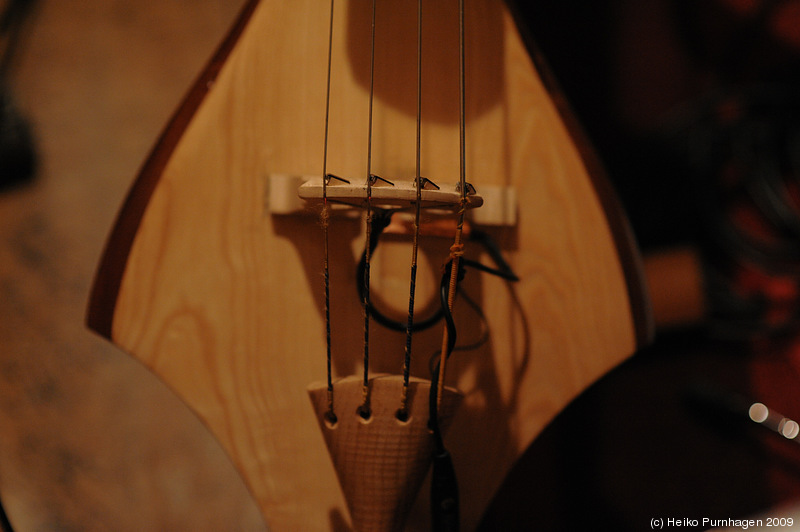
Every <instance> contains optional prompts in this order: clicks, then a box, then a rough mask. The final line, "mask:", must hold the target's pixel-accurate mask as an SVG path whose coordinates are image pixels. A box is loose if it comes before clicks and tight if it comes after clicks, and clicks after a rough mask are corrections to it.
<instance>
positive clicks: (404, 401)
mask: <svg viewBox="0 0 800 532" xmlns="http://www.w3.org/2000/svg"><path fill="white" fill-rule="evenodd" d="M421 124H422V0H417V148H416V156H417V165H416V187H417V198H416V199H417V202H416V206H415V208H414V240H413V246H412V248H411V282H410V283H409V295H408V323H407V325H406V351H405V359H404V360H403V392H402V396H401V398H400V410H399V412H398V417H399V418H400V419H403V420H404V419H407V417H408V409H407V407H408V381H409V377H410V374H411V339H412V336H413V329H414V294H415V291H416V285H417V255H418V251H419V219H420V211H421V209H422V177H421V175H420V174H421V159H422V158H421V151H422V150H421V145H422V141H421V138H422V133H421V131H422V127H421Z"/></svg>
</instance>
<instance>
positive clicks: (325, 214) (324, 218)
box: [320, 0, 336, 423]
mask: <svg viewBox="0 0 800 532" xmlns="http://www.w3.org/2000/svg"><path fill="white" fill-rule="evenodd" d="M334 1H335V0H331V17H330V28H329V30H328V80H327V90H326V93H325V141H324V148H323V155H322V212H321V214H320V222H321V224H322V233H323V240H324V258H323V267H324V275H323V277H324V279H325V345H326V355H327V356H326V358H327V366H328V367H327V369H328V412H327V414H326V417H327V418H328V421H330V422H331V423H335V422H336V414H335V413H334V410H333V370H332V369H331V304H330V303H331V295H330V266H329V252H328V225H329V222H330V206H329V205H328V179H329V178H328V130H329V127H328V124H329V118H330V108H331V105H330V104H331V57H332V50H333V3H334Z"/></svg>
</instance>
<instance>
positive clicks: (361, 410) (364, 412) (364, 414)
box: [356, 405, 372, 422]
mask: <svg viewBox="0 0 800 532" xmlns="http://www.w3.org/2000/svg"><path fill="white" fill-rule="evenodd" d="M356 414H358V416H359V417H360V418H361V419H362V420H363V421H364V422H367V421H369V420H370V418H371V417H372V409H371V408H370V407H369V405H361V406H359V407H358V408H356Z"/></svg>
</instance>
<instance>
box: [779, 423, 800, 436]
mask: <svg viewBox="0 0 800 532" xmlns="http://www.w3.org/2000/svg"><path fill="white" fill-rule="evenodd" d="M784 421H785V422H784V423H783V427H782V428H781V434H783V437H784V438H786V439H787V440H793V439H795V438H796V437H797V435H798V434H800V425H798V424H797V421H792V420H791V419H786V420H784Z"/></svg>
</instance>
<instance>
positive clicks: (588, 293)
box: [88, 0, 650, 530]
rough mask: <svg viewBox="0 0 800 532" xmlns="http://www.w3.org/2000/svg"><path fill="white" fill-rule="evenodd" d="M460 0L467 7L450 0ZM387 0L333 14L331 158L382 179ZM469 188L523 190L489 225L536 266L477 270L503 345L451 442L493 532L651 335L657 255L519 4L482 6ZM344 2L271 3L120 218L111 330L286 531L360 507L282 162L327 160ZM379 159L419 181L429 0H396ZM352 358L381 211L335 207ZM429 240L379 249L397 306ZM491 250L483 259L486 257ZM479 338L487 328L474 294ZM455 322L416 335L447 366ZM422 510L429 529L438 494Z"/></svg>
mask: <svg viewBox="0 0 800 532" xmlns="http://www.w3.org/2000/svg"><path fill="white" fill-rule="evenodd" d="M442 4H443V3H440V2H430V3H428V4H426V7H425V11H424V21H425V22H424V28H425V32H426V33H425V37H424V43H423V50H425V51H424V52H423V57H424V59H423V79H424V81H423V84H424V87H423V94H424V95H423V102H422V109H423V111H422V113H423V124H422V153H421V160H422V175H424V176H426V177H428V178H430V179H432V180H433V181H437V180H439V179H440V180H442V181H454V180H456V179H457V176H458V160H459V157H458V153H459V143H458V127H459V126H458V62H457V61H458V55H457V54H458V49H457V46H458V44H457V43H458V26H457V12H456V9H455V8H454V7H445V6H443V5H442ZM451 4H455V2H452V3H451ZM369 5H370V3H369V2H364V1H363V0H350V1H339V2H337V3H336V11H335V13H334V34H333V35H334V38H333V47H332V54H333V58H332V66H333V68H332V77H331V94H330V97H331V114H330V140H329V147H328V163H327V167H328V171H329V172H332V173H334V174H337V175H340V176H343V177H347V178H349V179H351V180H362V179H365V177H366V159H367V144H368V142H367V130H368V115H367V112H368V71H369V23H370V9H369ZM467 5H468V11H467V18H466V29H467V35H468V41H467V42H468V44H467V50H466V61H467V74H466V76H467V83H466V92H467V126H466V138H467V152H466V153H467V156H466V166H467V172H468V180H469V181H470V182H472V183H473V184H474V185H475V187H476V188H477V189H478V190H479V191H480V187H481V185H482V184H488V185H496V186H503V187H510V188H511V189H513V190H514V191H515V193H516V195H517V197H518V204H519V207H518V213H517V222H516V224H515V225H513V226H504V227H495V228H487V229H485V230H487V231H488V232H489V233H490V234H491V235H492V236H493V237H494V238H495V239H496V241H497V242H498V244H499V245H500V247H501V249H502V251H503V253H504V254H505V256H506V257H507V258H508V260H509V262H510V264H511V265H512V267H513V268H514V270H515V272H516V273H517V275H519V277H520V278H521V280H520V281H519V282H518V283H507V282H505V281H502V280H500V279H498V278H495V277H492V276H487V275H483V274H479V273H477V272H470V273H469V274H468V275H467V278H466V279H465V280H464V282H463V291H464V292H465V293H468V294H469V295H470V296H471V297H472V298H473V299H474V300H475V301H476V302H477V303H478V305H479V306H480V307H481V309H482V311H483V313H484V314H485V316H486V320H487V321H486V326H487V329H488V341H487V342H485V343H484V344H483V345H481V346H480V347H479V348H478V349H475V350H473V351H467V352H459V353H456V354H455V355H454V356H453V358H452V359H451V363H450V364H449V368H448V384H449V385H451V386H453V387H455V388H457V389H459V390H460V391H461V392H462V393H463V394H464V400H463V404H462V405H461V408H460V410H459V412H458V413H457V414H456V416H455V418H454V419H453V421H452V426H451V427H450V429H449V432H448V434H447V442H448V446H449V448H450V450H451V452H452V454H453V456H454V459H455V464H456V468H457V472H458V476H459V483H460V490H461V497H462V506H461V507H462V523H463V524H464V526H465V527H466V528H467V529H470V528H473V527H474V526H475V525H476V524H477V522H478V521H479V519H480V516H481V514H482V512H483V510H484V509H485V507H486V505H487V504H488V502H489V501H490V499H491V497H492V496H493V494H494V492H495V490H496V489H497V487H498V486H499V485H500V483H501V482H502V480H503V478H504V476H505V475H506V473H507V471H508V470H509V469H510V468H511V467H512V466H513V464H514V462H515V460H516V459H517V457H518V456H519V455H520V454H521V453H522V452H523V451H524V449H525V448H526V447H527V446H528V445H529V444H530V442H531V441H532V440H533V439H534V438H535V437H536V436H537V435H538V434H539V433H540V432H541V430H542V429H543V428H544V426H545V425H546V424H547V423H548V422H549V421H550V420H551V419H552V418H553V417H554V416H555V415H556V414H557V413H558V412H559V411H560V410H561V409H563V407H564V406H565V405H566V404H567V403H568V402H569V401H570V400H572V399H573V398H574V397H575V396H576V395H577V394H578V393H580V392H581V391H582V390H583V389H585V388H586V387H587V386H588V385H589V384H590V383H591V382H593V381H594V380H596V379H597V378H598V377H599V376H601V375H603V374H604V373H605V372H607V371H608V370H609V369H610V368H611V367H613V366H615V365H616V364H617V363H619V362H620V361H621V360H623V359H624V358H626V357H627V356H629V355H630V354H632V353H633V352H634V351H635V349H636V348H637V347H638V346H639V345H641V343H642V342H644V341H646V339H647V335H648V331H649V327H650V325H649V316H648V312H647V310H646V301H645V296H644V294H643V288H642V287H643V282H642V280H641V274H640V272H639V269H638V263H637V258H636V257H637V255H636V251H635V246H634V244H633V242H632V241H631V238H630V236H629V234H628V232H627V230H626V226H625V220H624V217H623V216H622V214H621V212H620V211H619V208H618V207H617V206H616V204H615V203H614V199H613V197H612V195H611V194H610V193H609V191H608V188H607V186H606V185H605V184H604V183H603V181H602V178H601V177H599V176H597V175H596V173H595V172H596V168H595V163H594V162H593V161H592V160H591V159H590V157H591V156H590V154H589V153H588V152H587V151H585V150H584V149H583V144H581V143H580V142H578V143H576V142H575V140H574V139H575V131H574V130H573V129H571V127H570V124H569V123H568V122H565V121H564V114H563V108H561V107H560V102H559V101H558V98H557V97H555V98H554V96H553V95H554V93H553V92H552V91H551V90H549V87H548V86H547V85H546V84H545V82H543V79H542V77H541V76H540V74H539V73H538V72H537V68H536V66H535V65H534V63H533V61H532V59H531V55H530V53H531V50H530V49H529V48H528V47H527V46H526V42H525V41H523V39H522V38H521V37H520V33H519V32H518V29H517V27H516V25H515V21H514V18H513V16H512V14H511V12H510V11H509V9H508V7H507V6H506V5H505V4H504V3H502V2H500V1H499V0H474V1H472V2H467ZM328 24H329V13H328V11H327V6H326V7H325V8H322V5H321V4H320V3H319V2H314V1H311V0H297V1H292V2H283V1H280V0H263V1H261V2H256V1H251V2H249V3H248V4H247V6H246V7H245V8H244V11H243V14H242V16H241V19H240V20H239V22H238V23H237V26H236V27H235V28H234V30H233V31H232V33H231V35H230V36H229V37H228V39H227V41H226V42H225V43H224V44H223V46H222V48H221V49H220V51H219V53H218V55H217V56H216V58H215V59H214V60H213V61H212V63H211V66H210V67H209V69H208V70H207V71H206V72H205V73H204V74H203V75H202V76H201V78H200V80H199V81H198V83H197V85H196V86H195V87H194V89H193V90H192V92H191V93H190V94H189V96H188V97H187V100H186V101H185V102H184V104H183V105H182V107H181V108H180V109H179V111H178V113H177V114H176V116H175V118H174V119H173V120H172V122H171V124H170V125H169V127H168V128H167V130H166V131H165V134H164V136H163V137H162V139H161V141H160V143H159V145H158V146H157V147H156V149H155V151H154V152H153V154H152V155H151V158H150V159H149V160H148V161H147V163H146V164H145V166H144V168H143V170H142V173H141V175H140V177H139V179H138V180H137V182H136V183H135V184H134V187H133V189H132V191H131V194H130V196H129V198H128V200H127V202H126V205H125V206H124V207H123V210H122V212H121V214H120V217H119V220H118V222H117V226H116V227H115V229H114V232H113V233H112V236H111V238H110V241H109V245H108V248H107V251H106V254H105V256H104V258H103V261H102V263H101V265H100V270H99V272H98V276H97V281H96V284H95V288H94V292H93V294H92V300H91V304H90V309H89V317H88V321H89V325H90V326H91V327H92V328H93V329H95V330H96V331H98V332H99V333H101V334H103V335H105V336H107V337H108V338H110V339H111V340H112V341H113V342H114V343H115V344H117V345H118V346H120V347H121V348H122V349H124V350H126V351H128V352H130V353H131V354H132V355H133V356H135V357H136V358H138V359H139V360H141V361H142V362H143V363H144V364H145V365H146V366H147V367H149V368H151V369H152V371H153V372H155V373H156V374H157V375H159V376H160V377H161V378H162V379H163V380H164V381H165V382H167V383H168V384H169V385H170V386H171V387H172V388H173V389H174V390H175V391H176V392H177V393H178V394H179V395H180V396H181V397H182V398H183V399H184V400H185V401H186V402H187V403H188V404H189V405H190V406H191V407H192V408H193V409H194V410H195V411H196V412H197V414H198V415H199V416H200V418H201V419H202V420H203V421H204V422H205V423H206V425H207V426H208V427H209V429H210V430H211V431H212V432H213V433H214V434H215V436H216V437H217V438H218V439H219V440H220V442H221V443H222V445H223V446H224V448H225V449H226V450H227V452H228V453H229V454H230V456H231V458H232V459H233V461H234V463H235V464H236V466H237V467H238V469H239V471H240V472H241V474H242V475H243V477H244V478H245V480H246V482H247V484H248V486H249V487H250V489H251V491H252V493H253V496H254V497H255V499H256V500H257V502H258V504H259V506H260V507H261V509H262V510H263V512H264V515H265V517H266V520H267V522H268V524H269V526H270V527H271V529H273V530H325V529H331V528H337V527H340V526H345V524H346V523H347V522H348V519H349V517H348V515H347V510H346V506H345V504H344V500H343V498H342V494H341V490H340V489H339V486H338V483H337V479H336V475H335V473H334V470H333V467H332V465H331V462H330V458H329V456H328V453H327V451H326V449H325V445H324V443H323V438H322V435H321V433H320V430H319V426H318V421H317V420H316V419H315V417H314V412H313V410H312V408H311V406H310V402H309V399H308V397H307V394H306V389H307V387H308V385H309V384H310V383H312V382H315V381H322V380H324V379H325V375H326V373H325V322H324V301H323V290H322V287H323V284H322V264H323V245H322V242H323V241H322V231H321V229H320V227H319V219H318V218H317V217H315V216H313V215H311V216H303V215H286V216H280V215H274V214H271V213H270V212H269V211H268V209H267V207H266V206H267V205H268V203H269V201H268V199H269V194H270V190H269V182H270V181H269V177H270V175H273V174H293V175H319V174H320V173H321V171H322V165H323V163H322V157H323V139H324V131H325V130H324V116H325V98H326V90H325V87H326V74H327V53H328V46H327V44H328V43H327V36H328ZM376 32H377V41H376V67H375V76H376V78H375V83H376V85H375V108H374V124H375V125H374V133H373V135H374V137H373V154H372V157H373V168H372V170H373V172H374V173H376V174H378V175H381V176H382V177H385V178H387V179H396V180H404V179H405V180H408V179H412V178H413V175H414V163H415V116H414V112H415V98H416V93H415V85H416V64H415V61H416V5H415V3H412V2H388V1H380V2H378V14H377V23H376ZM330 230H331V233H330V234H331V241H330V250H331V251H330V253H331V255H330V257H331V258H330V260H331V310H332V324H331V325H332V331H333V336H332V345H333V364H334V372H335V375H336V376H338V377H344V376H349V375H353V374H357V373H358V372H359V371H360V368H361V367H362V366H361V359H360V357H361V353H362V342H363V331H362V323H363V318H362V309H361V307H360V304H359V300H358V296H357V291H356V287H355V268H356V263H357V261H358V255H359V253H360V250H361V249H363V242H364V240H363V238H364V237H363V230H364V228H363V223H362V222H361V221H360V220H353V219H346V218H336V217H334V218H333V219H332V220H331V226H330ZM450 244H451V241H450V240H448V239H442V238H427V239H423V242H422V243H421V255H420V272H419V281H418V310H417V313H418V315H420V316H422V315H427V314H429V313H430V312H431V309H432V308H434V307H435V305H436V302H435V298H434V296H433V293H434V290H435V286H436V285H437V283H438V278H439V276H440V266H441V264H442V263H443V262H444V261H445V260H446V259H447V255H448V248H449V246H450ZM410 249H411V244H410V239H407V238H390V237H388V236H387V237H386V238H384V242H383V243H382V244H381V245H380V246H379V248H378V251H377V252H376V254H375V256H374V261H373V266H372V278H373V284H372V290H373V293H374V299H375V300H376V304H378V305H381V306H383V308H386V309H389V310H388V312H390V313H394V315H396V316H397V317H398V318H399V319H401V320H402V319H404V318H403V309H404V308H405V307H406V305H407V297H408V279H409V273H408V266H409V265H410ZM479 252H480V250H479V249H477V248H475V247H472V248H470V246H469V244H468V246H467V255H468V256H471V257H473V258H478V259H482V260H484V261H486V258H485V257H481V256H480V254H479ZM455 315H456V321H457V323H458V326H459V331H460V337H459V343H470V342H472V341H474V340H476V339H477V338H478V336H479V334H480V331H481V328H482V327H483V325H482V323H481V320H480V319H479V317H478V315H477V314H476V313H475V312H474V311H473V310H472V309H470V308H469V307H468V306H467V305H464V304H462V303H458V304H457V305H456V308H455ZM440 341H441V329H440V328H439V327H435V328H433V329H432V330H429V331H425V332H422V333H419V334H417V335H415V337H414V344H413V349H414V362H413V364H412V374H413V375H416V376H419V377H422V378H429V371H428V363H429V358H430V356H431V354H432V353H433V352H434V351H435V350H436V349H438V347H439V343H440ZM371 346H372V349H371V352H372V353H373V355H372V358H371V362H370V364H371V370H372V371H374V372H375V373H380V372H383V373H393V374H396V373H399V372H400V371H401V366H402V356H403V346H404V335H403V334H400V333H395V332H391V331H388V330H386V329H383V328H381V327H380V326H377V325H374V326H373V332H372V340H371ZM420 499H421V501H418V504H417V507H418V508H417V510H416V511H415V512H414V513H413V515H412V517H411V521H410V522H411V524H412V526H414V527H415V528H420V527H421V528H424V527H425V526H427V517H426V516H425V513H426V511H427V510H426V507H427V502H426V498H425V497H421V498H420Z"/></svg>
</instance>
